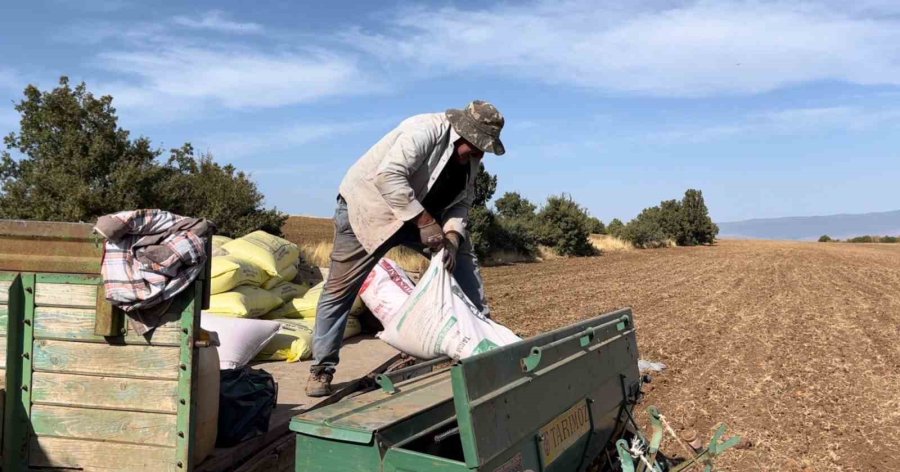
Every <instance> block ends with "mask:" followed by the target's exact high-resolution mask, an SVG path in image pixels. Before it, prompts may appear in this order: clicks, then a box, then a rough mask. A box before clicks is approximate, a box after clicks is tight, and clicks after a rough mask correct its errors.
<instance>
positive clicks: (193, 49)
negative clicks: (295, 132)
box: [97, 44, 379, 119]
mask: <svg viewBox="0 0 900 472" xmlns="http://www.w3.org/2000/svg"><path fill="white" fill-rule="evenodd" d="M97 63H98V65H99V66H100V67H102V68H104V69H107V70H109V71H111V72H114V73H117V74H120V75H123V76H125V77H127V78H128V79H118V80H115V81H110V82H107V83H106V84H103V92H104V93H111V94H112V95H113V96H114V97H116V103H117V105H118V106H119V107H122V109H123V110H127V109H139V110H142V111H144V112H147V113H150V114H151V115H155V116H158V117H161V118H166V117H167V116H168V118H169V119H174V118H177V115H175V116H171V114H172V113H175V114H178V113H194V112H197V111H200V110H203V109H205V108H212V107H225V108H230V109H247V108H277V107H283V106H289V105H296V104H299V103H307V102H311V101H314V100H318V99H322V98H325V97H333V96H346V95H353V94H360V93H369V92H373V91H377V90H379V85H378V84H377V81H375V80H372V79H371V78H368V77H365V76H364V74H363V72H362V71H361V70H360V68H359V67H358V66H357V63H356V61H355V60H353V59H352V58H350V57H347V56H341V55H336V54H333V53H329V52H324V51H311V50H307V51H295V52H280V53H274V52H269V51H264V50H261V49H254V48H246V47H244V48H241V47H237V46H234V45H230V46H222V47H215V48H213V47H207V46H193V45H186V44H181V45H179V44H169V45H161V46H159V47H156V48H153V49H138V50H130V51H115V52H105V53H101V54H100V55H99V58H98V61H97Z"/></svg>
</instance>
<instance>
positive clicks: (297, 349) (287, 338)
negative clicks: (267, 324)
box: [254, 320, 313, 362]
mask: <svg viewBox="0 0 900 472" xmlns="http://www.w3.org/2000/svg"><path fill="white" fill-rule="evenodd" d="M275 321H278V322H279V323H281V328H280V329H279V330H278V333H277V334H275V337H274V338H272V340H271V341H269V342H268V343H267V344H266V346H265V347H264V348H263V349H262V351H260V352H259V354H258V355H257V356H256V357H255V358H254V360H257V361H281V360H284V361H288V362H297V361H302V360H306V359H309V358H310V357H312V338H313V328H312V327H311V326H308V325H306V324H303V323H296V322H295V321H296V320H275Z"/></svg>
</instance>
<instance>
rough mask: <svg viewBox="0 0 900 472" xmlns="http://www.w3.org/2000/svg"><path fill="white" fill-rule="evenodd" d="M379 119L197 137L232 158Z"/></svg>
mask: <svg viewBox="0 0 900 472" xmlns="http://www.w3.org/2000/svg"><path fill="white" fill-rule="evenodd" d="M383 123H384V120H371V121H356V122H345V123H317V124H311V123H295V124H291V125H287V126H282V127H280V128H277V129H273V130H267V131H258V132H241V133H217V134H213V135H210V136H206V137H204V138H202V139H200V140H198V146H199V147H200V148H201V149H205V150H208V151H210V152H211V153H212V154H213V156H215V157H216V158H218V159H222V160H225V161H234V160H238V159H241V158H244V157H247V156H254V155H255V156H265V155H266V154H267V153H271V152H276V151H283V150H286V149H294V148H297V147H298V146H301V145H304V144H309V143H312V142H316V141H320V140H323V139H327V138H331V137H334V136H339V135H343V134H347V133H352V132H354V131H358V130H360V129H363V128H367V127H371V126H376V125H377V126H381V125H383ZM294 165H296V164H294ZM273 171H277V169H271V168H266V169H258V170H254V174H259V173H263V174H265V173H273Z"/></svg>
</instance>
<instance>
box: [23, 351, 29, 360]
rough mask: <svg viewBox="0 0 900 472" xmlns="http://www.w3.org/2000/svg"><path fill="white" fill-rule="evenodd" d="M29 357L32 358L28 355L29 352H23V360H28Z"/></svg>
mask: <svg viewBox="0 0 900 472" xmlns="http://www.w3.org/2000/svg"><path fill="white" fill-rule="evenodd" d="M29 357H30V356H29V355H28V353H27V352H23V353H22V358H23V359H28V358H29Z"/></svg>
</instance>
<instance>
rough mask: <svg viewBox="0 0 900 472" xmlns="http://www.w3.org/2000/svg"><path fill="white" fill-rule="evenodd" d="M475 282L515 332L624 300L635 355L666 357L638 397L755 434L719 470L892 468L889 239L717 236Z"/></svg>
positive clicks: (898, 384) (895, 319) (894, 271)
mask: <svg viewBox="0 0 900 472" xmlns="http://www.w3.org/2000/svg"><path fill="white" fill-rule="evenodd" d="M484 276H485V280H486V284H487V291H488V294H489V296H490V300H491V303H492V307H493V310H494V316H495V318H496V319H497V320H498V321H500V322H502V323H504V324H506V325H508V326H510V327H511V328H513V329H514V330H516V331H518V332H520V333H521V334H523V335H526V336H527V335H532V334H535V333H539V332H542V331H545V330H548V329H552V328H556V327H559V326H563V325H566V324H568V323H572V322H575V321H578V320H581V319H584V318H587V317H590V316H592V315H595V314H599V313H602V312H606V311H609V310H612V309H615V308H619V307H625V306H630V307H632V308H633V309H634V313H635V318H636V325H637V329H638V343H639V347H640V351H641V357H642V358H646V359H649V360H654V361H661V362H664V363H665V364H667V365H668V366H669V368H668V370H667V371H666V372H665V373H662V374H658V375H656V376H655V379H654V381H653V383H652V384H651V386H652V389H651V390H650V391H649V393H648V395H647V399H646V402H645V405H650V404H653V405H656V406H658V407H659V408H660V409H661V410H662V412H663V414H665V415H666V416H667V417H668V418H669V420H670V421H671V422H673V423H674V424H675V425H676V426H678V427H679V429H683V428H693V429H696V430H697V431H699V432H700V433H701V434H702V435H703V436H705V437H706V438H708V437H709V435H710V430H711V428H712V427H713V426H714V425H715V424H716V423H717V422H720V421H723V422H726V423H727V424H728V426H729V428H730V431H731V432H734V433H737V434H740V435H742V436H744V437H746V438H748V439H749V440H750V441H751V443H752V445H751V446H750V447H749V448H746V449H741V450H734V451H729V453H728V454H726V456H724V457H723V458H722V460H721V462H720V465H721V470H730V471H745V470H753V471H755V470H760V471H793V470H796V471H831V470H835V471H836V470H846V471H872V470H879V471H889V470H891V471H892V470H900V343H898V338H900V244H842V243H827V244H826V243H801V242H768V241H721V242H719V243H718V244H717V245H715V246H712V247H696V248H669V249H656V250H639V251H630V252H620V253H613V254H609V255H605V256H601V257H593V258H582V259H560V260H552V261H547V262H542V263H533V264H518V265H512V266H505V267H490V268H486V269H484ZM669 448H670V449H674V448H675V446H674V445H673V444H670V445H669Z"/></svg>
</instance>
